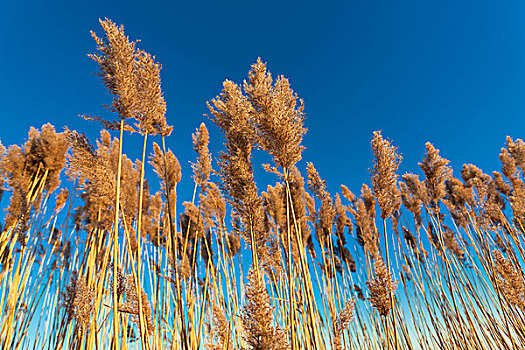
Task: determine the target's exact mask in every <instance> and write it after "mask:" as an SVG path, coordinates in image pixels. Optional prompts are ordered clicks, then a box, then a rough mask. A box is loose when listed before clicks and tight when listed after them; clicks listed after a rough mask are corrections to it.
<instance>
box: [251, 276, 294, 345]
mask: <svg viewBox="0 0 525 350" xmlns="http://www.w3.org/2000/svg"><path fill="white" fill-rule="evenodd" d="M261 277H263V276H261ZM248 281H249V283H248V285H247V286H246V305H245V307H244V310H243V316H242V324H243V328H244V339H245V341H246V343H247V347H246V349H250V350H285V349H289V348H290V347H289V345H288V344H287V341H286V332H285V331H283V330H282V329H281V328H280V327H279V326H274V324H273V323H274V319H273V311H274V308H273V307H272V306H271V302H270V295H268V291H267V290H266V287H265V285H264V282H263V279H262V278H259V277H257V275H256V273H255V272H254V270H253V269H250V271H249V273H248Z"/></svg>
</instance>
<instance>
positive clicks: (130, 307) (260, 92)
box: [0, 19, 525, 350]
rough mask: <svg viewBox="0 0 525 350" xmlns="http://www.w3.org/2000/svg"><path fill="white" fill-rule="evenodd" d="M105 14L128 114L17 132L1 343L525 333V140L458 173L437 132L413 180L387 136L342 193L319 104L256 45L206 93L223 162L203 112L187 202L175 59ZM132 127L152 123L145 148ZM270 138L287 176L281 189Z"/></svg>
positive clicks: (423, 341)
mask: <svg viewBox="0 0 525 350" xmlns="http://www.w3.org/2000/svg"><path fill="white" fill-rule="evenodd" d="M100 23H101V25H102V29H103V31H104V36H103V37H98V36H97V35H96V34H94V33H93V38H94V39H95V41H96V44H97V53H96V54H93V55H90V57H91V58H92V59H93V60H94V61H95V62H96V63H97V64H98V65H99V69H100V70H99V72H100V74H99V75H100V77H101V78H102V80H103V82H104V84H105V86H106V87H107V89H108V92H109V93H110V94H111V95H112V96H113V100H112V103H111V104H110V105H109V106H108V110H109V112H111V113H113V114H114V115H115V118H112V119H105V118H101V117H93V116H90V117H85V118H86V119H91V120H96V121H99V122H100V123H102V125H103V126H104V128H105V129H104V130H102V131H101V133H100V139H99V140H97V141H96V142H95V143H93V142H91V141H90V140H88V139H87V137H86V136H85V135H84V134H82V133H79V132H77V131H72V130H69V129H66V130H64V131H63V132H57V131H56V130H55V128H54V127H53V126H51V125H50V124H46V125H43V126H42V128H41V129H40V130H37V129H34V128H32V129H31V130H30V131H29V136H28V139H27V141H26V142H25V143H24V144H22V145H21V146H17V145H12V146H10V147H9V148H5V147H4V146H1V144H0V154H1V158H0V172H1V175H2V176H1V178H0V180H1V184H0V185H1V186H0V188H1V192H0V195H1V194H3V193H4V192H7V193H9V196H8V197H9V199H8V201H9V202H7V201H6V202H5V203H6V204H7V205H6V206H5V207H6V215H5V219H4V222H3V225H2V229H1V234H0V286H1V287H0V321H1V322H0V325H1V328H0V345H1V346H2V348H9V349H22V348H24V349H25V348H43V349H44V348H45V349H106V348H112V349H127V348H138V347H140V348H142V349H200V348H202V349H253V350H259V349H261V350H262V349H275V350H277V349H279V350H281V349H384V348H386V349H390V348H392V349H434V348H440V349H456V348H469V349H470V348H472V349H474V348H475V349H521V348H523V347H525V327H524V324H525V317H524V315H525V313H524V312H525V279H524V274H523V271H522V268H521V266H522V265H523V263H524V248H525V245H524V244H523V239H524V238H523V236H524V235H523V233H524V232H525V228H524V225H525V182H524V176H523V171H524V170H525V143H524V142H523V141H522V140H519V139H517V140H513V139H512V138H510V137H509V138H508V139H507V140H506V144H505V147H504V148H502V150H501V153H500V159H501V163H502V169H501V173H499V172H493V173H492V174H490V175H489V174H485V173H483V172H482V170H481V169H479V168H477V167H476V166H474V165H472V164H468V165H464V167H463V169H462V170H461V171H460V173H459V175H460V176H459V177H455V176H454V174H453V171H452V169H451V167H450V166H449V161H448V160H446V159H445V158H443V157H442V156H441V155H440V154H439V150H438V149H437V148H435V147H434V146H433V145H432V144H430V143H427V144H426V154H425V156H424V158H423V160H422V162H421V163H419V166H420V168H421V171H422V172H421V174H419V175H417V174H404V175H402V176H399V175H398V174H397V171H398V167H399V165H400V162H401V159H402V157H401V156H400V154H399V153H398V151H397V147H395V146H394V145H393V144H392V142H391V141H390V140H388V139H385V138H383V136H382V134H381V132H374V134H373V138H372V142H371V149H372V154H373V159H372V162H371V164H372V167H371V170H370V171H371V186H368V185H366V184H363V185H362V186H361V187H360V190H359V191H360V193H359V194H358V195H356V194H354V193H352V191H351V190H350V189H349V188H348V187H346V186H344V185H342V186H341V194H332V193H330V192H329V191H328V188H327V186H326V182H325V180H323V178H322V177H321V175H320V174H319V172H318V171H317V170H316V168H315V167H314V165H313V164H312V163H308V164H307V166H306V169H305V171H303V172H302V171H301V170H300V169H301V164H300V160H301V158H302V155H301V153H302V150H303V149H304V146H303V145H302V140H303V136H304V135H305V133H306V128H305V126H304V121H305V113H304V105H303V102H302V100H300V99H299V98H298V96H297V94H296V93H295V92H294V91H293V90H292V89H291V87H290V83H289V81H288V79H286V78H284V77H283V76H278V77H277V78H276V79H274V78H273V77H272V75H271V74H270V72H269V71H268V70H267V67H266V64H265V63H263V62H262V61H261V59H258V60H257V62H256V63H255V64H253V65H252V67H251V70H250V71H249V73H248V79H247V80H246V81H244V83H243V84H242V85H239V84H236V83H234V82H232V81H229V80H226V81H225V82H224V84H223V89H222V91H221V92H220V94H219V95H218V96H217V97H216V98H214V99H212V100H211V101H209V102H208V107H209V111H210V119H211V121H212V122H213V123H214V124H215V125H217V126H218V127H219V128H220V130H221V131H222V133H223V136H224V150H223V151H222V152H221V153H220V154H218V158H217V165H214V161H213V157H212V155H211V154H210V151H209V148H208V145H209V142H210V135H209V133H208V130H207V128H206V126H205V124H204V123H203V124H201V125H200V126H199V128H198V129H197V130H196V131H195V133H194V134H193V138H192V139H193V148H194V150H195V153H196V160H195V162H194V163H192V170H193V175H192V179H193V182H194V191H193V197H192V198H191V199H189V200H188V201H180V200H178V199H177V185H178V183H179V182H180V181H181V166H180V164H179V161H178V159H177V157H176V156H175V154H174V153H173V152H172V151H171V150H169V149H167V148H166V141H165V139H166V137H167V136H169V135H170V134H171V132H172V127H171V126H169V125H168V123H167V122H166V103H165V101H164V97H163V93H162V89H161V84H160V70H161V66H160V64H159V63H157V62H156V61H155V57H153V56H151V55H150V54H149V53H147V52H144V51H142V50H140V49H138V48H137V43H136V42H133V41H130V40H129V38H128V37H126V36H125V34H124V30H123V27H122V26H121V27H119V26H117V25H116V24H114V23H113V22H112V21H110V20H108V19H105V20H103V21H100ZM124 131H126V132H131V133H139V134H140V135H142V136H143V141H144V142H143V148H142V158H141V159H140V160H135V161H133V160H131V159H130V158H129V157H128V156H127V155H126V154H124V152H123V150H124V147H123V145H125V144H126V143H125V140H126V139H125V137H124V136H125V134H124ZM111 132H117V135H118V137H113V136H112V135H111ZM152 137H156V138H158V140H157V142H159V143H156V142H152V145H151V138H152ZM148 138H150V140H148ZM148 148H149V151H148ZM259 151H262V152H266V153H267V154H268V155H269V156H270V157H271V160H272V164H263V165H262V167H263V168H264V169H265V170H266V171H267V172H268V173H270V174H271V176H274V177H275V184H270V185H267V187H266V189H265V190H264V191H262V190H261V189H260V188H259V187H258V186H257V184H256V181H255V175H254V169H256V168H257V167H259V166H261V165H259V164H254V162H253V157H252V153H253V152H259ZM148 153H149V154H150V155H149V157H148V159H146V157H147V155H148ZM146 166H151V168H152V169H153V170H154V172H155V174H156V175H157V177H158V185H157V184H156V183H155V182H154V179H151V178H150V179H146V178H145V175H144V174H145V172H146V170H145V169H146ZM214 168H215V169H214ZM303 174H304V176H305V177H303ZM66 178H67V180H69V181H65V183H63V182H61V180H64V179H66ZM151 188H158V189H159V190H158V191H157V192H156V193H154V194H153V193H151ZM4 200H7V198H6V199H4ZM377 207H378V208H379V211H377Z"/></svg>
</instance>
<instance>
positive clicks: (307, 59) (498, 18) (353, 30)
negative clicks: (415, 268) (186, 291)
mask: <svg viewBox="0 0 525 350" xmlns="http://www.w3.org/2000/svg"><path fill="white" fill-rule="evenodd" d="M104 17H108V18H111V19H112V20H114V21H115V22H117V23H119V24H124V25H125V28H126V33H127V34H128V35H129V36H130V38H131V39H132V40H135V39H141V40H142V42H141V43H140V44H139V45H140V47H141V48H143V49H145V50H147V51H149V52H151V53H153V54H155V55H156V56H157V59H158V60H159V61H160V62H161V63H162V64H163V66H164V68H163V70H162V79H163V88H164V91H165V97H166V100H167V105H168V115H167V117H168V121H169V123H170V124H172V125H174V127H175V129H174V133H173V134H172V136H171V137H170V138H169V139H168V145H169V147H170V148H172V149H173V150H174V152H175V154H176V155H177V156H178V157H179V160H180V161H181V163H182V164H183V166H184V168H183V172H184V174H183V176H184V177H185V180H184V181H185V182H184V183H183V184H186V185H187V184H189V183H191V179H190V178H189V175H190V169H189V166H187V162H188V161H190V160H193V158H194V155H193V153H192V151H191V133H192V132H193V131H194V130H195V128H196V127H198V125H199V124H200V122H201V121H204V120H206V118H205V117H203V114H204V113H207V109H206V101H207V100H209V99H211V98H213V97H214V96H215V95H217V94H218V93H219V92H220V88H221V82H222V81H223V80H224V79H226V78H229V79H233V80H234V81H236V82H241V81H242V79H244V78H245V77H246V76H247V72H248V70H249V67H250V64H252V63H253V62H254V61H255V60H256V58H257V57H258V56H261V57H262V58H263V60H265V61H267V62H268V68H269V69H270V71H271V72H272V73H273V75H274V76H276V75H277V74H284V75H285V76H287V77H288V78H289V79H290V81H291V83H292V87H293V88H294V90H295V91H296V92H297V93H298V94H299V96H300V97H301V98H303V99H304V100H305V105H306V114H307V121H306V125H307V127H308V128H309V132H308V134H307V136H306V138H305V140H304V143H305V146H306V147H307V150H306V151H305V152H304V159H305V160H307V161H312V162H314V164H315V165H316V167H317V169H318V170H319V172H320V173H321V175H322V176H323V177H325V178H326V179H327V180H328V185H329V189H330V190H331V191H332V192H333V191H338V190H339V184H341V183H344V184H346V185H348V186H349V187H350V188H351V189H352V190H354V191H358V189H359V187H360V184H361V183H362V182H369V179H368V168H369V167H370V166H371V152H370V149H369V142H370V139H371V137H372V131H373V130H379V129H382V130H383V131H384V132H383V134H384V135H385V136H387V137H389V138H391V139H392V140H393V141H394V143H395V144H396V145H398V146H399V150H400V152H401V153H402V154H403V155H404V157H405V159H404V163H403V165H402V168H401V170H402V171H403V172H404V171H416V172H418V171H419V168H418V167H417V162H418V161H419V160H421V159H422V157H423V152H424V143H425V142H426V141H431V142H433V143H434V144H435V146H436V147H438V148H440V149H441V153H442V155H443V156H444V157H446V158H448V159H451V160H452V164H453V165H454V167H455V170H456V171H455V174H457V175H458V170H459V168H458V167H460V166H461V165H462V164H463V163H464V162H472V163H474V164H477V165H478V166H480V167H481V168H482V169H483V170H484V171H486V172H491V171H492V170H499V160H498V152H499V148H500V147H502V146H503V143H504V140H505V136H506V135H511V136H514V137H518V138H524V137H525V135H524V126H525V119H524V117H525V66H524V63H525V21H524V18H525V2H523V1H510V0H509V1H493V2H492V1H483V0H477V1H446V0H445V1H433V2H429V1H415V0H414V1H352V0H346V1H339V2H325V3H322V2H320V1H315V2H308V3H307V2H302V1H301V2H300V1H237V2H231V1H220V2H219V1H206V2H204V1H166V2H160V1H151V2H149V3H146V2H145V1H141V2H135V1H120V2H108V3H106V2H102V1H38V2H37V1H24V2H22V1H2V2H0V67H2V69H1V70H0V106H1V112H0V113H1V117H0V118H1V119H0V120H1V121H2V126H3V127H2V129H1V132H0V139H1V140H2V142H3V143H4V144H5V145H9V144H12V143H21V142H22V141H23V139H24V138H25V137H26V135H27V130H28V128H29V126H36V127H39V126H40V125H42V124H43V123H45V122H51V123H53V124H54V125H55V126H56V127H57V128H58V129H62V127H63V126H65V125H67V126H69V128H71V129H77V130H79V131H83V132H85V133H86V134H87V135H88V136H90V137H95V136H96V135H97V133H98V129H99V126H98V125H96V124H95V123H92V122H86V121H83V120H81V119H80V118H78V117H77V115H78V114H99V115H100V114H103V113H105V112H104V110H103V109H102V108H101V104H103V103H109V102H110V97H109V95H107V94H106V92H105V89H104V87H103V85H102V83H101V82H100V81H99V79H98V77H96V76H95V75H94V74H93V72H95V71H96V69H97V67H96V65H95V63H93V62H92V61H90V60H89V59H88V57H87V56H86V54H87V53H90V52H93V51H94V49H95V44H94V42H93V40H92V38H91V36H90V34H89V30H91V29H94V30H96V31H97V32H98V33H100V32H101V30H100V27H99V25H98V18H104ZM104 115H105V116H107V114H104ZM208 126H209V127H210V131H211V138H212V143H213V145H214V146H213V150H217V149H218V148H219V147H220V144H221V142H222V141H221V138H222V136H221V135H220V134H219V133H218V130H217V129H216V128H215V127H211V125H210V123H208ZM127 140H129V141H126V139H125V141H124V142H128V144H127V145H126V144H124V147H125V149H127V151H128V152H129V153H132V154H133V151H132V150H131V149H130V148H129V147H131V146H130V144H132V141H133V142H134V141H137V140H138V139H136V138H130V137H128V138H127ZM140 147H141V146H140V144H138V143H136V144H132V148H136V153H137V154H138V152H139V150H140ZM215 154H216V153H215ZM300 167H301V169H302V170H304V168H305V161H304V160H303V161H302V162H301V163H300ZM182 187H188V186H182ZM191 190H192V188H189V189H187V192H185V193H183V199H184V200H187V199H189V198H191Z"/></svg>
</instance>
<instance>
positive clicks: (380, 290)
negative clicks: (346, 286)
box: [366, 257, 398, 316]
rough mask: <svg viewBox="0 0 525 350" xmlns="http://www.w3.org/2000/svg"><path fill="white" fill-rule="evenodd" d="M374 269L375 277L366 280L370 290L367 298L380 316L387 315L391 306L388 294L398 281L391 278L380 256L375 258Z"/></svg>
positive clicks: (393, 289)
mask: <svg viewBox="0 0 525 350" xmlns="http://www.w3.org/2000/svg"><path fill="white" fill-rule="evenodd" d="M374 270H375V277H374V278H373V279H371V280H368V281H367V282H366V284H367V285H368V289H369V290H370V297H369V298H368V300H370V303H371V304H372V306H373V307H374V308H376V310H377V311H378V312H379V314H380V315H381V316H387V315H388V314H389V313H390V310H392V306H393V305H392V300H393V299H391V298H390V295H391V293H393V292H394V291H395V290H396V288H397V284H398V282H397V281H395V280H394V279H393V277H392V274H391V273H390V272H389V271H388V270H387V268H386V265H385V262H384V261H383V259H382V258H381V257H379V258H377V259H375V261H374Z"/></svg>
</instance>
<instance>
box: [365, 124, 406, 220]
mask: <svg viewBox="0 0 525 350" xmlns="http://www.w3.org/2000/svg"><path fill="white" fill-rule="evenodd" d="M371 146H372V152H373V155H374V167H373V168H372V170H371V173H372V187H373V189H374V195H375V196H376V198H377V204H379V208H380V209H381V215H380V216H381V218H383V219H387V218H389V217H391V216H392V214H394V212H396V211H398V210H399V208H400V206H401V193H400V192H399V188H398V186H397V177H398V175H397V174H396V171H397V169H398V168H399V165H400V164H401V159H402V157H401V156H400V155H399V154H398V153H397V152H396V151H397V147H395V146H392V145H391V142H390V141H388V140H385V139H384V138H383V135H381V131H374V137H373V139H372V142H371Z"/></svg>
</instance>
